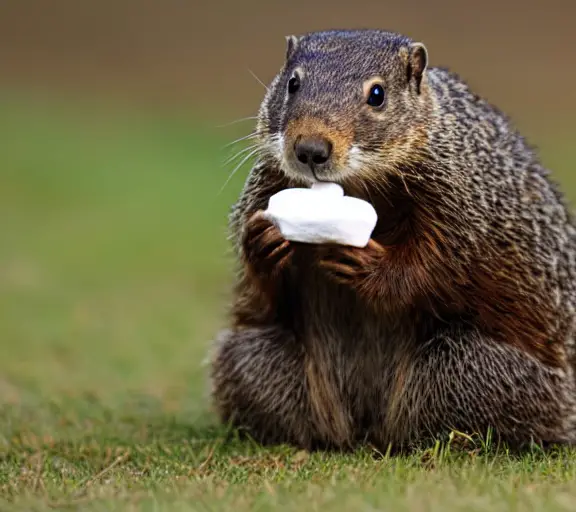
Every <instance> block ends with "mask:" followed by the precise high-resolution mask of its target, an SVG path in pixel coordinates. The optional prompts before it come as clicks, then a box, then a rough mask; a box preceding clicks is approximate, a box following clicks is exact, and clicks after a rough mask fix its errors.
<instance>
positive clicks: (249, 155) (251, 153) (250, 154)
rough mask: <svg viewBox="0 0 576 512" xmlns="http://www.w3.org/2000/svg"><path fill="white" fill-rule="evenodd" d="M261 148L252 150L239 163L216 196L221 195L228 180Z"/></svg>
mask: <svg viewBox="0 0 576 512" xmlns="http://www.w3.org/2000/svg"><path fill="white" fill-rule="evenodd" d="M261 150H262V148H261V147H260V146H258V147H257V148H256V149H253V150H252V151H251V152H250V153H248V154H247V155H246V156H245V157H244V158H243V159H242V160H241V161H240V163H239V164H238V165H237V166H236V167H235V168H234V170H233V171H232V172H231V173H230V175H229V176H228V178H227V180H226V181H225V182H224V185H222V188H221V189H220V191H219V192H218V195H220V194H221V193H222V191H223V190H224V188H225V187H226V185H228V183H229V182H230V180H231V179H232V177H233V176H234V175H235V174H236V173H237V172H238V169H240V167H242V166H243V165H244V164H245V163H246V162H247V161H248V160H249V159H250V158H251V157H252V156H254V155H255V154H256V153H258V152H259V151H261Z"/></svg>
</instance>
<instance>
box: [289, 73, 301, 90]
mask: <svg viewBox="0 0 576 512" xmlns="http://www.w3.org/2000/svg"><path fill="white" fill-rule="evenodd" d="M298 89H300V78H298V75H294V76H293V77H292V78H290V80H288V93H290V94H294V93H295V92H296V91H297V90H298Z"/></svg>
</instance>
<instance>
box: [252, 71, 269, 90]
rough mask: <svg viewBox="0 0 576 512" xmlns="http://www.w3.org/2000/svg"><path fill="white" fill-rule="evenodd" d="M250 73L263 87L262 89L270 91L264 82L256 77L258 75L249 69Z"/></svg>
mask: <svg viewBox="0 0 576 512" xmlns="http://www.w3.org/2000/svg"><path fill="white" fill-rule="evenodd" d="M248 71H249V72H250V74H251V75H252V76H253V77H254V78H255V79H256V81H257V82H258V83H259V84H260V85H262V87H264V89H266V90H267V91H268V90H269V89H268V86H267V85H266V84H265V83H264V82H263V81H262V80H260V79H259V78H258V77H257V76H256V73H254V71H252V70H251V69H249V70H248Z"/></svg>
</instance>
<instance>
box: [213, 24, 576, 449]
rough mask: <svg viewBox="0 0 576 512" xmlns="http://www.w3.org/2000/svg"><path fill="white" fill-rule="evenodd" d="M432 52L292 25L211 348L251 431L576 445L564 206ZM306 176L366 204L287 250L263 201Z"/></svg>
mask: <svg viewBox="0 0 576 512" xmlns="http://www.w3.org/2000/svg"><path fill="white" fill-rule="evenodd" d="M428 60H429V55H428V49H427V48H426V47H425V46H424V45H423V44H421V43H418V42H415V41H413V40H411V39H409V38H407V37H404V36H402V35H399V34H394V33H390V32H385V31H378V30H350V31H326V32H319V33H311V34H307V35H304V36H300V37H295V36H292V37H290V38H288V44H287V51H286V56H285V62H284V65H283V67H282V69H281V71H280V72H279V74H278V75H277V76H276V77H275V79H274V80H273V81H272V83H271V85H270V87H269V90H268V93H267V94H266V96H265V98H264V101H263V103H262V106H261V109H260V113H259V119H258V124H257V129H256V132H255V142H256V146H255V147H256V148H257V149H258V151H257V156H256V162H255V164H254V167H253V168H252V170H251V172H250V174H249V176H248V178H247V181H246V184H245V187H244V189H243V191H242V193H241V195H240V198H239V199H238V201H237V203H236V204H235V205H234V207H233V209H232V212H231V217H230V232H231V241H232V243H233V246H234V248H235V250H236V254H237V257H238V274H237V280H236V284H235V288H234V297H233V303H232V307H231V318H230V323H229V325H228V326H227V328H226V329H224V330H223V331H222V332H220V333H219V335H218V337H217V339H216V342H215V344H214V350H213V355H212V374H211V376H212V394H213V399H214V404H215V406H216V409H217V411H218V413H219V415H220V418H221V419H222V421H224V422H230V423H232V424H233V425H234V426H237V427H243V428H245V429H247V430H248V432H249V433H250V434H251V435H252V436H253V437H254V438H256V439H257V440H259V441H261V442H263V443H279V442H287V443H291V444H294V445H297V446H299V447H302V448H307V449H311V448H314V447H325V448H337V449H350V448H354V447H355V446H358V445H359V444H360V443H362V442H370V443H372V444H374V445H376V446H378V447H380V448H381V449H384V450H385V449H386V448H387V447H388V446H389V445H390V444H392V446H398V447H401V446H405V445H408V444H410V443H414V442H418V441H423V440H426V439H431V438H434V437H436V436H441V435H443V434H444V433H446V432H448V431H449V430H451V429H457V430H459V431H463V432H467V433H470V434H473V433H479V434H485V433H486V431H487V430H488V428H492V429H494V431H495V433H496V434H497V435H498V436H499V437H500V438H501V439H502V440H504V441H508V442H509V443H512V444H524V443H527V442H530V441H535V442H542V443H572V442H574V440H575V439H576V391H575V385H576V382H575V377H574V366H575V364H576V355H575V342H574V336H575V333H574V327H575V322H574V320H575V305H576V288H575V286H576V262H575V255H576V250H575V249H576V232H575V229H574V223H573V220H572V217H571V215H570V213H569V211H568V209H567V207H566V205H565V202H564V200H563V197H562V195H561V193H560V192H559V190H558V188H557V186H556V185H555V184H554V183H553V181H552V180H551V179H550V177H549V173H548V171H547V170H546V169H545V168H544V167H543V166H542V165H541V163H540V162H539V160H538V156H537V154H536V153H535V151H534V150H533V149H532V148H531V147H530V146H529V145H528V144H527V142H526V141H525V140H524V138H523V137H522V136H521V135H520V134H519V133H518V132H517V131H516V130H515V129H514V128H513V126H512V124H511V122H510V121H509V120H508V119H507V118H506V116H505V115H504V114H502V113H501V112H500V111H499V110H498V109H496V108H495V107H494V106H492V105H490V104H489V103H488V102H487V101H485V100H484V99H482V98H481V97H479V96H478V95H476V94H475V93H474V92H473V91H471V90H470V89H469V87H468V86H467V85H466V83H465V82H464V81H463V80H461V79H460V78H459V77H458V76H457V75H455V74H453V73H451V72H449V71H447V70H445V69H440V68H436V67H431V66H429V65H428ZM314 180H329V181H335V182H338V183H340V184H341V185H342V186H343V187H344V189H345V191H346V193H347V194H348V195H353V196H356V197H360V198H363V199H365V200H368V201H370V202H371V203H372V204H373V205H374V207H375V208H376V210H377V212H378V215H379V220H378V224H377V226H376V229H375V231H374V233H373V236H372V240H371V241H370V243H369V244H368V246H367V247H366V248H362V249H357V248H350V247H333V246H313V245H306V244H296V243H290V242H287V241H285V240H283V239H282V237H281V235H280V234H279V232H278V230H277V229H276V227H275V226H274V225H272V224H271V223H269V222H268V221H266V220H265V219H263V218H262V216H261V215H260V214H259V213H258V212H259V211H260V210H263V209H265V208H266V206H267V202H268V198H269V197H270V196H271V195H272V194H274V193H276V192H278V191H279V190H281V189H283V188H285V187H290V186H305V185H307V184H310V183H311V182H313V181H314Z"/></svg>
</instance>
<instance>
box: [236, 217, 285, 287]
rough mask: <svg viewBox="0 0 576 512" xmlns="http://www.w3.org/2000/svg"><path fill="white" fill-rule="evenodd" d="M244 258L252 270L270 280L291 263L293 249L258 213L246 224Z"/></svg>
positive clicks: (276, 229)
mask: <svg viewBox="0 0 576 512" xmlns="http://www.w3.org/2000/svg"><path fill="white" fill-rule="evenodd" d="M242 246H243V249H244V258H245V260H246V264H247V265H248V267H249V268H250V270H251V271H252V272H253V273H255V274H257V275H258V276H261V277H262V278H265V279H267V280H269V279H270V278H272V277H275V276H277V275H278V274H279V272H280V271H281V270H282V269H283V268H284V267H285V266H286V265H287V264H288V263H289V262H290V260H291V257H292V252H293V248H292V245H291V244H290V242H288V241H287V240H285V239H284V238H283V237H282V234H281V233H280V230H279V229H278V228H277V227H276V226H275V225H274V224H273V223H272V222H271V221H270V220H268V219H267V218H266V217H265V216H264V212H262V211H258V212H256V213H255V214H254V215H253V216H252V217H251V218H250V219H249V220H248V223H247V224H246V227H245V230H244V236H243V240H242Z"/></svg>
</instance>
